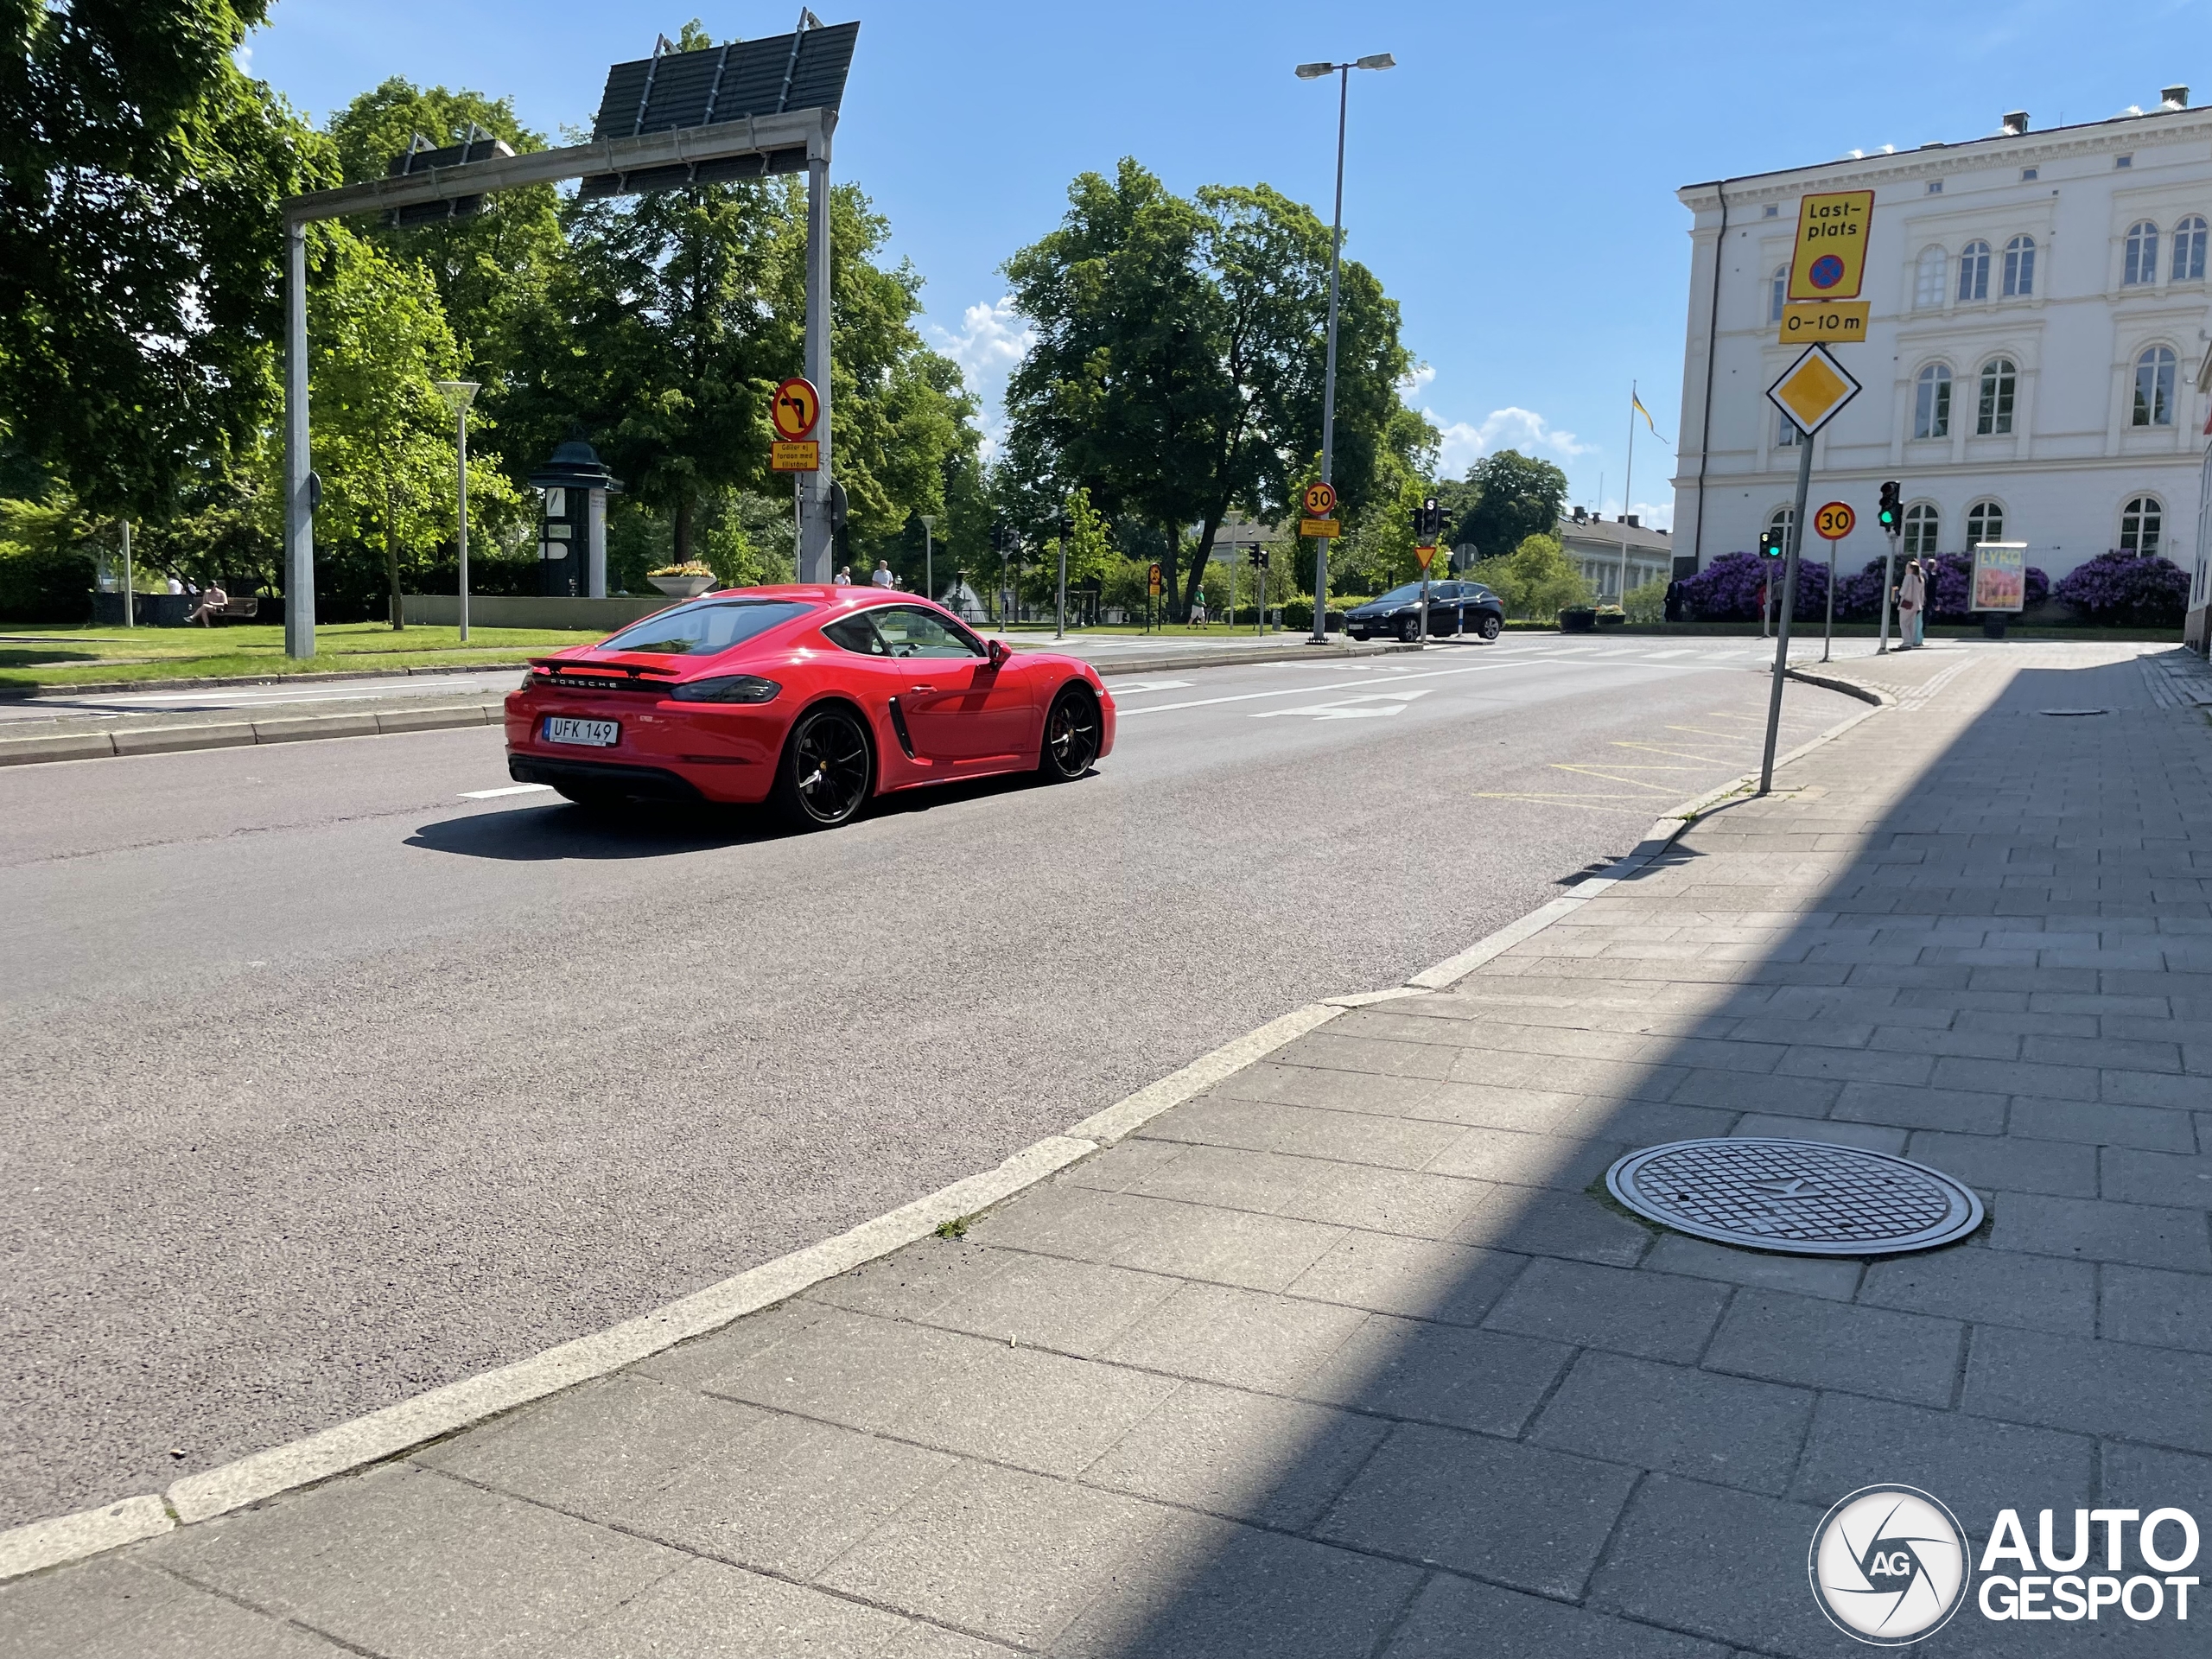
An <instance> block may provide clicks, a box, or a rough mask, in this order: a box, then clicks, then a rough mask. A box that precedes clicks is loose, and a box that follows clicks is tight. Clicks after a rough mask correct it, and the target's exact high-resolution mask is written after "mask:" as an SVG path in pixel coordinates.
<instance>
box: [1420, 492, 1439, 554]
mask: <svg viewBox="0 0 2212 1659" xmlns="http://www.w3.org/2000/svg"><path fill="white" fill-rule="evenodd" d="M1443 533H1444V509H1443V508H1442V507H1441V506H1440V505H1438V503H1437V499H1436V498H1435V497H1434V496H1433V495H1432V496H1430V497H1429V498H1428V499H1427V500H1425V501H1423V502H1422V503H1421V505H1419V506H1417V507H1415V508H1414V540H1415V541H1416V542H1418V543H1421V545H1422V546H1423V547H1434V546H1435V545H1436V538H1437V537H1439V536H1440V535H1442V534H1443Z"/></svg>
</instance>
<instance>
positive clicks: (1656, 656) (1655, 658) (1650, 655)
mask: <svg viewBox="0 0 2212 1659" xmlns="http://www.w3.org/2000/svg"><path fill="white" fill-rule="evenodd" d="M1696 655H1697V647H1696V646H1694V645H1690V646H1686V647H1684V648H1683V649H1682V650H1681V651H1650V652H1645V653H1644V655H1643V660H1644V661H1645V662H1647V663H1663V662H1668V661H1669V660H1671V659H1672V658H1676V657H1694V656H1696Z"/></svg>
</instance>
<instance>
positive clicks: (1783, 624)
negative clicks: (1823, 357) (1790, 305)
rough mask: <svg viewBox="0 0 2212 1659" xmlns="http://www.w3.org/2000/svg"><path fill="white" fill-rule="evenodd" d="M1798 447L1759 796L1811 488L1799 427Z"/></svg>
mask: <svg viewBox="0 0 2212 1659" xmlns="http://www.w3.org/2000/svg"><path fill="white" fill-rule="evenodd" d="M1815 349H1817V348H1815ZM1797 446H1798V448H1797V507H1796V512H1793V513H1791V514H1790V517H1789V559H1788V560H1787V561H1786V562H1785V563H1784V565H1783V573H1782V613H1781V615H1780V616H1778V617H1777V619H1776V620H1775V629H1774V640H1775V645H1774V683H1773V684H1772V685H1770V686H1769V687H1768V688H1767V694H1766V752H1765V753H1764V756H1763V757H1762V758H1761V760H1760V761H1759V793H1760V794H1762V795H1766V794H1770V793H1771V792H1772V791H1773V789H1774V740H1775V738H1776V736H1777V734H1779V733H1780V732H1781V730H1782V682H1783V679H1784V677H1786V676H1787V674H1788V671H1789V614H1790V613H1791V612H1792V611H1794V610H1796V608H1797V557H1798V553H1799V550H1801V549H1802V547H1803V546H1804V545H1805V505H1806V502H1807V500H1808V499H1809V497H1810V495H1811V493H1812V488H1813V435H1812V434H1811V433H1809V432H1807V431H1805V430H1803V429H1802V428H1801V429H1799V431H1798V434H1797Z"/></svg>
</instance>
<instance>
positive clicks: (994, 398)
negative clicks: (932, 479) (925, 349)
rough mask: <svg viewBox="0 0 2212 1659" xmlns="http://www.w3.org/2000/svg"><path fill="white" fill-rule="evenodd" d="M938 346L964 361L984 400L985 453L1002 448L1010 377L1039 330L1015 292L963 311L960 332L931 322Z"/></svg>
mask: <svg viewBox="0 0 2212 1659" xmlns="http://www.w3.org/2000/svg"><path fill="white" fill-rule="evenodd" d="M930 333H931V334H933V335H935V336H936V342H937V348H938V350H939V351H941V352H943V353H944V354H945V355H946V356H947V357H949V358H950V359H952V360H953V361H954V362H955V363H957V364H958V365H960V373H961V377H962V378H963V379H964V380H966V381H967V383H968V390H969V391H971V392H973V393H974V394H975V395H976V399H977V401H978V402H980V403H981V404H982V428H983V454H984V457H985V458H986V459H988V458H989V457H990V455H991V454H993V453H994V452H995V450H996V449H997V448H998V446H999V440H1000V437H1001V435H1002V434H1003V433H1004V432H1005V430H1006V382H1007V376H1008V375H1010V374H1012V373H1013V372H1014V365H1016V364H1017V363H1019V362H1020V361H1021V359H1022V358H1023V356H1024V355H1025V354H1026V353H1027V352H1028V350H1029V348H1030V346H1033V345H1034V344H1035V343H1036V340H1037V331H1036V330H1035V329H1033V328H1032V327H1030V326H1029V325H1028V324H1027V323H1026V322H1024V321H1021V319H1020V316H1018V315H1016V314H1015V312H1014V300H1013V297H1012V296H1007V297H1006V298H1003V299H1001V300H1000V301H998V302H996V303H995V304H993V303H991V302H979V303H977V304H975V305H971V306H969V308H967V309H966V310H965V311H963V312H962V313H961V314H960V332H959V333H958V334H955V333H953V332H952V331H951V330H950V329H949V328H946V327H943V326H942V325H940V324H938V323H931V325H930Z"/></svg>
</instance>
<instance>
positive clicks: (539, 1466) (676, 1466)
mask: <svg viewBox="0 0 2212 1659" xmlns="http://www.w3.org/2000/svg"><path fill="white" fill-rule="evenodd" d="M417 1461H419V1462H422V1463H423V1464H426V1465H429V1466H431V1467H433V1468H436V1469H440V1470H442V1471H446V1472H447V1473H448V1474H453V1475H457V1476H460V1477H461V1478H463V1479H465V1480H468V1481H473V1482H474V1483H476V1484H480V1485H485V1486H490V1487H493V1488H494V1489H496V1490H498V1491H504V1492H512V1493H514V1494H516V1495H517V1496H518V1497H527V1498H531V1499H532V1500H534V1501H536V1502H537V1503H543V1504H547V1505H550V1507H552V1508H554V1509H557V1510H565V1511H567V1512H568V1513H569V1514H571V1515H579V1516H583V1517H584V1518H586V1519H587V1520H591V1521H596V1522H603V1523H605V1524H607V1525H610V1526H615V1527H620V1528H623V1529H626V1530H628V1531H631V1532H636V1533H642V1534H644V1535H646V1536H649V1537H652V1538H657V1539H658V1540H660V1541H662V1542H664V1543H668V1544H673V1545H675V1546H676V1547H677V1548H681V1549H686V1550H690V1551H693V1552H695V1553H696V1554H705V1555H712V1556H715V1557H717V1558H719V1559H721V1560H728V1561H738V1562H742V1563H744V1564H746V1565H747V1566H751V1567H764V1568H766V1569H768V1570H769V1571H772V1572H776V1573H785V1574H787V1575H791V1576H794V1577H798V1578H804V1577H808V1576H810V1575H811V1574H812V1573H816V1572H818V1571H819V1570H820V1569H821V1568H822V1567H826V1566H827V1565H828V1564H829V1562H830V1561H831V1560H835V1559H836V1556H837V1555H838V1554H840V1553H842V1551H843V1550H845V1549H846V1548H849V1546H850V1545H852V1544H853V1543H854V1542H855V1541H858V1540H859V1539H860V1538H861V1536H862V1535H864V1534H866V1533H867V1532H868V1529H870V1528H871V1527H873V1526H874V1524H875V1523H876V1522H878V1521H880V1519H881V1518H882V1517H883V1516H887V1515H888V1514H889V1513H890V1512H891V1511H892V1510H895V1509H896V1508H897V1507H898V1506H899V1504H900V1503H904V1502H905V1501H906V1498H907V1497H910V1496H912V1494H913V1493H914V1492H916V1491H919V1490H921V1489H922V1488H923V1487H925V1486H927V1485H928V1484H930V1483H931V1481H933V1480H936V1479H938V1478H940V1477H942V1476H943V1475H944V1474H945V1473H947V1472H948V1471H950V1470H951V1469H952V1467H953V1466H954V1461H955V1460H954V1459H952V1458H950V1457H948V1456H946V1455H945V1454H944V1453H943V1452H929V1451H925V1450H923V1449H922V1448H921V1447H919V1446H906V1445H902V1444H899V1442H897V1441H893V1440H879V1439H877V1438H876V1437H874V1436H873V1435H868V1434H862V1433H855V1431H853V1430H850V1429H843V1428H837V1427H832V1426H831V1425H829V1424H827V1423H816V1422H810V1421H807V1420H805V1419H804V1418H798V1417H787V1416H784V1415H782V1414H778V1413H771V1412H766V1411H762V1410H760V1409H759V1408H755V1407H753V1406H747V1405H740V1404H737V1403H735V1402H732V1401H728V1400H718V1399H714V1398H710V1397H709V1396H707V1395H698V1394H693V1393H690V1391H688V1390H685V1389H675V1388H671V1387H670V1386H668V1385H666V1384H664V1383H654V1382H651V1381H648V1380H646V1379H645V1378H642V1377H639V1376H636V1375H634V1374H631V1373H625V1374H623V1375H620V1376H613V1377H610V1378H608V1379H607V1380H606V1381H605V1382H604V1383H598V1384H594V1385H593V1386H590V1387H588V1388H585V1389H577V1390H575V1392H573V1393H570V1394H566V1395H557V1396H556V1397H555V1398H554V1399H552V1400H550V1401H546V1402H543V1403H542V1404H541V1405H538V1406H536V1407H531V1408H527V1409H525V1410H523V1411H520V1412H518V1413H515V1414H513V1415H512V1417H509V1418H506V1419H503V1420H500V1421H498V1422H495V1423H493V1424H491V1425H489V1426H487V1427H486V1428H483V1429H479V1430H474V1431H472V1432H471V1433H467V1434H463V1435H461V1436H459V1437H458V1438H456V1439H454V1440H449V1441H447V1442H445V1443H443V1444H442V1445H439V1446H433V1447H431V1448H429V1450H428V1451H426V1452H421V1453H419V1454H418V1455H417Z"/></svg>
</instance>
